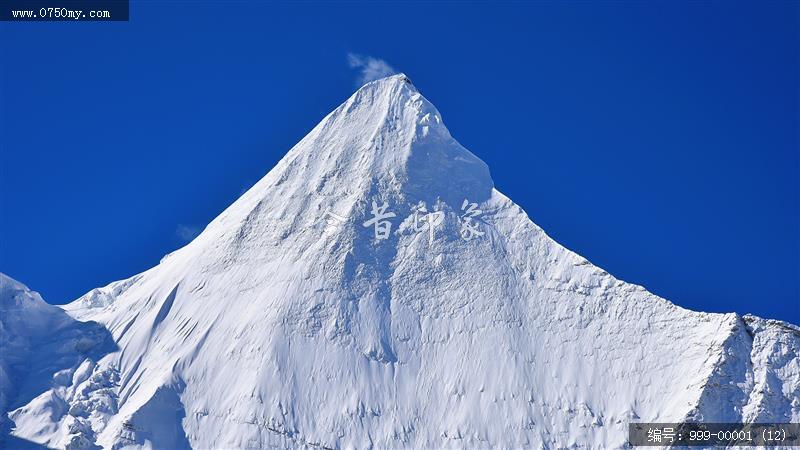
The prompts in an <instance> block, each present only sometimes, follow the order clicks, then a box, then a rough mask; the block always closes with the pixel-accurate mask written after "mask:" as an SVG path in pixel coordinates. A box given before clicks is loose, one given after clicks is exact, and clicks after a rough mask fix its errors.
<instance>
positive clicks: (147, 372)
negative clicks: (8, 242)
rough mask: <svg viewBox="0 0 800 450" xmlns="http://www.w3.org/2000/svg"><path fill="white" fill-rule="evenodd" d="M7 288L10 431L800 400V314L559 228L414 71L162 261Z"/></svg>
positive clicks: (756, 417)
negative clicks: (642, 269)
mask: <svg viewBox="0 0 800 450" xmlns="http://www.w3.org/2000/svg"><path fill="white" fill-rule="evenodd" d="M373 203H374V204H375V205H377V206H378V207H380V206H382V205H385V206H386V208H387V209H386V210H385V211H390V212H391V213H392V214H394V216H393V217H390V218H386V219H385V221H388V226H389V227H390V228H389V231H388V232H387V233H386V234H385V235H378V233H376V230H375V229H374V228H373V227H371V226H365V223H369V221H370V219H371V218H372V214H371V213H372V210H373ZM467 205H469V208H467ZM470 208H471V209H470ZM470 210H472V211H473V213H474V212H475V211H479V214H475V215H473V216H469V219H466V217H468V214H467V211H470ZM434 217H435V218H436V219H435V220H434ZM465 223H469V224H471V225H472V226H473V227H475V229H476V230H478V231H479V233H480V234H473V235H467V234H465V228H464V226H465ZM384 225H386V223H384ZM467 237H469V239H467ZM754 300H757V299H754ZM0 301H2V304H1V305H2V308H3V310H2V316H0V344H2V347H1V349H2V352H1V353H0V407H2V408H3V411H4V412H5V414H4V415H3V417H2V420H3V422H2V423H1V424H0V426H2V427H3V430H4V432H3V435H4V438H2V439H4V442H6V443H7V445H9V446H10V447H9V448H11V446H13V445H16V444H19V443H21V442H31V443H37V444H41V445H45V446H48V447H52V448H68V449H77V448H105V449H128V448H147V449H188V448H193V449H244V448H248V449H255V448H317V449H340V448H342V449H344V448H414V449H432V448H437V449H439V448H490V447H491V448H496V447H501V448H548V449H550V448H625V447H627V445H628V444H627V432H628V424H629V423H631V422H681V421H709V422H800V357H799V356H798V355H799V354H800V328H798V327H797V326H794V325H791V324H788V323H785V322H781V321H776V320H765V319H761V318H758V317H754V316H750V315H745V316H739V315H737V314H734V313H731V314H716V313H703V312H695V311H690V310H687V309H684V308H681V307H678V306H676V305H674V304H672V303H670V302H669V301H667V300H665V299H662V298H660V297H658V296H656V295H653V294H651V293H649V292H648V291H647V290H645V289H644V288H642V287H641V286H637V285H633V284H629V283H625V282H623V281H620V280H618V279H616V278H615V277H613V276H612V275H610V274H609V273H607V272H606V271H604V270H602V269H600V268H598V267H596V266H594V265H593V264H591V263H590V262H589V261H587V260H586V259H584V258H582V257H581V256H579V255H577V254H576V253H573V252H572V251H570V250H567V249H566V248H564V247H562V246H561V245H559V244H558V243H557V242H555V241H554V240H553V239H551V238H550V237H548V236H547V234H545V232H544V231H543V230H542V229H541V228H539V227H538V226H537V225H536V224H534V223H533V222H532V221H531V220H530V219H529V218H528V216H527V214H526V213H525V212H524V211H523V210H522V209H521V208H520V207H519V206H517V205H515V204H514V203H513V202H512V201H511V200H510V199H508V198H507V197H505V196H504V195H503V194H501V193H500V192H499V191H497V190H496V189H495V188H494V183H493V181H492V179H491V177H490V174H489V168H488V167H487V166H486V165H485V164H484V163H483V162H482V161H481V160H480V159H478V158H477V157H476V156H475V155H473V154H472V153H470V152H469V151H468V150H467V149H465V148H464V147H462V146H461V145H460V144H459V143H458V142H457V141H456V140H455V139H454V138H453V137H452V136H451V135H450V133H449V132H448V130H447V128H446V127H445V126H444V123H443V122H442V117H441V115H440V114H439V112H438V111H437V109H436V108H435V107H434V106H433V105H432V104H431V103H430V102H429V101H428V100H426V99H425V97H423V96H422V95H421V94H420V93H419V92H418V90H417V89H416V87H414V85H413V84H412V83H411V82H410V80H409V79H408V77H406V76H405V75H402V74H400V75H394V76H391V77H388V78H384V79H381V80H377V81H374V82H371V83H368V84H366V85H364V86H363V87H362V88H360V89H359V90H358V91H357V92H356V93H355V94H353V95H352V96H351V97H350V98H349V99H348V100H347V101H345V102H344V103H343V104H342V105H340V106H339V107H338V108H336V109H335V110H334V111H333V112H331V113H330V114H329V115H328V116H326V117H325V118H324V119H323V120H322V122H320V123H319V124H318V125H317V126H316V127H315V128H314V129H313V130H311V132H310V133H309V134H308V135H307V136H305V137H304V138H303V139H302V140H301V141H300V142H299V143H298V144H297V145H295V146H294V147H293V148H292V149H291V150H290V151H289V152H288V153H287V155H286V156H285V157H284V158H283V159H282V160H281V161H280V162H279V163H278V164H277V165H276V166H275V167H274V168H273V169H272V170H271V171H270V172H269V173H268V174H267V175H266V176H264V177H263V178H262V179H261V180H260V181H258V182H257V183H256V184H255V185H254V186H253V187H252V188H251V189H250V190H248V191H247V192H246V193H245V194H244V195H243V196H242V197H241V198H239V199H238V200H236V201H235V202H234V203H233V204H232V205H231V206H229V207H228V208H227V209H226V210H225V211H223V212H222V213H221V214H220V215H219V216H218V217H217V218H215V219H214V220H213V221H212V222H211V223H210V224H209V225H208V226H207V227H206V228H205V230H204V231H203V232H202V233H201V234H200V235H199V236H198V237H197V238H195V239H194V240H193V241H192V242H190V243H189V244H187V245H186V246H185V247H183V248H180V249H179V250H177V251H175V252H173V253H171V254H169V255H167V256H165V257H164V258H163V259H162V260H161V262H160V263H159V264H158V265H157V266H155V267H153V268H151V269H149V270H147V271H145V272H143V273H141V274H138V275H135V276H133V277H131V278H129V279H126V280H121V281H117V282H114V283H111V284H110V285H108V286H105V287H101V288H97V289H94V290H92V291H90V292H89V293H87V294H86V295H84V296H82V297H81V298H79V299H77V300H75V301H74V302H72V303H69V304H67V305H63V306H61V307H59V306H53V305H48V304H46V303H45V302H44V301H43V300H42V299H41V298H40V297H39V296H38V294H36V293H35V292H33V291H30V290H29V289H28V288H27V287H25V286H24V285H22V284H21V283H19V282H17V281H15V280H12V279H11V278H9V277H6V276H2V277H0Z"/></svg>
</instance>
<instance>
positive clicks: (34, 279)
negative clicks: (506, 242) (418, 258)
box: [0, 0, 800, 323]
mask: <svg viewBox="0 0 800 450" xmlns="http://www.w3.org/2000/svg"><path fill="white" fill-rule="evenodd" d="M0 41H2V42H3V45H2V46H0V51H2V58H3V64H2V68H0V70H1V71H2V91H0V95H2V97H1V99H2V102H1V106H2V110H1V111H0V113H1V114H2V116H1V118H2V120H1V121H0V124H2V129H0V133H1V134H0V136H2V154H0V201H1V202H2V203H0V271H3V272H5V273H8V274H9V275H11V276H13V277H15V278H17V279H19V280H20V281H23V282H24V283H26V284H28V285H29V286H30V287H31V288H33V289H36V290H38V291H40V292H41V293H42V294H43V295H44V296H45V298H46V299H47V300H48V301H50V302H53V303H63V302H66V301H70V300H72V299H74V298H75V297H77V296H79V295H81V294H82V293H84V292H86V291H88V290H89V289H91V288H93V287H96V286H100V285H105V284H106V283H108V282H110V281H113V280H116V279H121V278H126V277H128V276H131V275H133V274H135V273H138V272H140V271H143V270H145V269H147V268H149V267H151V266H153V265H155V264H157V263H158V261H159V259H160V258H161V256H163V255H164V254H165V253H167V252H170V251H172V250H174V249H176V248H178V247H180V246H181V245H183V244H184V243H185V242H186V239H189V238H191V236H192V235H193V234H194V233H196V231H197V230H198V229H201V228H202V227H203V226H204V225H205V224H206V223H208V222H209V221H210V220H211V219H212V218H213V217H215V216H216V215H217V214H218V213H219V212H220V211H222V209H224V208H225V207H226V206H227V205H228V204H230V203H231V202H232V201H234V200H235V199H236V198H237V197H238V196H239V195H240V194H241V193H242V192H243V191H244V190H245V189H247V188H248V187H249V186H251V185H252V184H253V183H254V182H255V181H257V180H258V179H259V178H260V177H261V176H263V175H264V174H265V173H266V172H267V171H269V169H270V168H271V167H272V166H273V165H274V164H275V163H276V162H277V161H278V160H279V159H280V158H281V157H282V156H283V154H284V153H285V152H286V151H287V150H288V149H289V148H290V147H291V146H292V145H293V144H294V143H295V142H297V141H298V140H299V139H300V138H302V137H303V136H304V135H305V133H306V132H307V131H308V130H310V129H311V128H312V127H313V126H314V125H315V124H316V123H317V122H318V121H319V120H320V119H321V118H322V117H323V116H324V115H325V114H326V113H327V112H329V111H330V110H331V109H333V108H334V107H336V106H337V105H338V104H339V103H340V102H342V101H343V100H344V99H346V98H347V97H348V96H349V95H350V93H351V92H352V91H353V90H354V88H355V87H356V84H357V82H358V80H359V77H360V76H361V72H360V71H359V69H358V68H353V67H351V66H350V63H351V62H352V61H348V54H357V55H362V56H363V57H373V58H375V59H379V60H383V61H386V62H387V63H388V64H389V65H391V66H392V67H394V68H395V69H397V70H399V71H403V72H405V73H406V74H408V75H409V76H410V78H411V79H412V80H413V81H414V84H415V85H416V86H417V87H418V88H419V89H420V90H421V91H422V92H423V94H424V95H425V96H426V97H428V98H429V99H430V100H431V101H432V102H433V103H434V104H435V105H436V106H437V107H438V108H439V110H440V111H441V112H442V115H443V117H444V120H445V123H446V124H447V126H448V128H449V129H450V131H451V133H452V134H453V135H454V136H455V137H456V138H457V139H458V140H459V141H460V142H461V143H462V144H464V145H465V146H466V147H467V148H469V149H470V150H471V151H472V152H473V153H475V154H476V155H478V156H479V157H480V158H482V159H483V160H484V161H486V162H487V164H489V166H490V168H491V170H492V177H493V178H494V181H495V184H496V186H497V188H498V189H500V190H501V191H503V192H504V193H505V194H506V195H508V196H509V197H511V198H512V199H513V200H514V201H516V202H517V203H518V204H520V205H521V206H522V207H523V208H524V209H525V210H526V211H527V212H528V214H529V215H530V217H531V218H532V219H533V220H534V221H535V222H536V223H537V224H539V225H540V226H542V227H543V228H544V229H545V230H546V231H547V232H548V234H550V235H551V236H553V237H554V238H555V239H556V240H558V241H559V242H561V243H562V244H564V245H565V246H567V247H568V248H570V249H572V250H574V251H576V252H578V253H580V254H581V255H583V256H585V257H587V258H588V259H589V260H591V261H592V262H594V263H595V264H597V265H599V266H601V267H603V268H604V269H606V270H608V271H609V272H611V273H612V274H614V275H615V276H617V277H618V278H621V279H623V280H626V281H629V282H633V283H637V284H641V285H644V286H645V287H647V288H648V289H649V290H651V291H653V292H655V293H656V294H659V295H661V296H664V297H666V298H668V299H670V300H672V301H674V302H675V303H677V304H679V305H681V306H685V307H689V308H693V309H699V310H706V311H720V312H728V311H736V312H739V313H746V312H752V313H755V314H758V315H761V316H765V317H769V318H778V319H784V320H789V321H792V322H794V323H800V288H799V287H798V286H799V284H800V219H799V216H800V212H799V210H800V198H799V194H798V192H800V186H798V178H800V176H799V175H800V161H799V159H800V158H799V156H798V154H799V153H800V151H799V150H798V123H799V121H800V118H799V117H798V98H800V92H799V91H798V79H799V78H798V76H799V75H800V74H798V56H797V55H798V54H800V49H799V48H798V3H796V2H758V3H756V2H753V3H741V2H642V3H639V2H605V3H602V4H596V5H594V6H592V5H589V4H588V3H587V2H578V3H572V4H557V3H556V2H553V3H550V2H535V3H533V4H532V6H531V5H528V6H526V5H522V4H520V3H503V4H501V5H499V6H497V5H496V6H494V7H490V6H489V5H488V3H486V4H478V3H472V4H471V5H470V6H466V7H456V6H455V4H454V3H444V4H441V5H438V6H437V5H433V4H426V3H421V2H420V3H414V4H411V5H406V6H403V5H400V4H396V3H384V4H382V5H378V6H376V5H370V4H368V3H356V2H350V3H347V4H346V5H345V6H341V5H340V6H333V5H325V4H320V3H319V2H307V3H304V4H302V5H299V6H289V5H286V4H282V5H275V4H271V3H267V2H255V1H248V0H243V1H237V2H232V3H223V2H212V1H196V2H191V1H187V2H167V1H153V2H150V1H147V2H145V1H133V3H132V6H131V21H130V22H128V23H2V24H1V25H0Z"/></svg>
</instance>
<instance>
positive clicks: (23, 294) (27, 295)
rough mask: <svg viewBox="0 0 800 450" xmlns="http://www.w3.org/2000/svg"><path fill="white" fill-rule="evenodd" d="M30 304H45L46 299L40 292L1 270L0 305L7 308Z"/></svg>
mask: <svg viewBox="0 0 800 450" xmlns="http://www.w3.org/2000/svg"><path fill="white" fill-rule="evenodd" d="M28 304H44V300H42V297H41V296H40V295H39V293H38V292H35V291H32V290H30V289H28V286H25V285H24V284H22V283H20V282H19V281H17V280H15V279H13V278H11V277H9V276H8V275H6V274H4V273H2V272H0V305H2V306H3V308H4V309H5V308H10V307H13V306H15V305H16V306H26V305H28Z"/></svg>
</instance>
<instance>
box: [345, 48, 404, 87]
mask: <svg viewBox="0 0 800 450" xmlns="http://www.w3.org/2000/svg"><path fill="white" fill-rule="evenodd" d="M347 63H348V64H349V65H350V67H352V68H353V69H358V71H359V77H358V84H359V85H362V84H364V83H369V82H370V81H373V80H377V79H379V78H383V77H388V76H389V75H394V74H396V73H397V71H396V70H394V68H393V67H392V66H390V65H389V63H387V62H386V61H384V60H382V59H378V58H373V57H372V56H365V55H359V54H357V53H348V54H347Z"/></svg>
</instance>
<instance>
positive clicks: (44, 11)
mask: <svg viewBox="0 0 800 450" xmlns="http://www.w3.org/2000/svg"><path fill="white" fill-rule="evenodd" d="M129 14H130V4H129V0H0V20H2V21H6V22H86V21H88V22H109V21H123V22H127V21H128V18H129Z"/></svg>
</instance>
